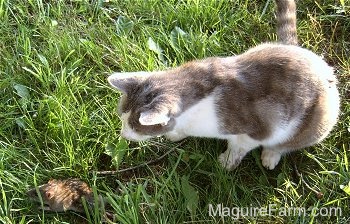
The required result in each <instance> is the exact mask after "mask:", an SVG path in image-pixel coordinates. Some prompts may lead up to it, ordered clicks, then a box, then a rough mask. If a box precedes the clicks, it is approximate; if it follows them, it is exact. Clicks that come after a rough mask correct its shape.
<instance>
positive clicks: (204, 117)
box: [166, 95, 227, 139]
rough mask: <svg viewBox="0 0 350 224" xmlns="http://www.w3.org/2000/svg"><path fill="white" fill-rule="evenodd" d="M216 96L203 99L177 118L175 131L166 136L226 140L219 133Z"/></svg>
mask: <svg viewBox="0 0 350 224" xmlns="http://www.w3.org/2000/svg"><path fill="white" fill-rule="evenodd" d="M215 110H216V106H215V102H214V96H213V95H210V96H208V97H207V98H204V99H202V100H201V101H199V102H198V103H197V104H195V105H194V106H192V107H190V108H189V109H187V110H186V111H185V112H183V113H182V114H181V115H180V116H179V117H177V118H176V125H175V127H174V130H173V131H171V132H169V133H167V134H166V136H194V137H209V138H221V139H226V138H227V135H222V134H220V133H219V127H218V124H219V122H218V118H217V116H216V111H215Z"/></svg>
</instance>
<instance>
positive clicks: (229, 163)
mask: <svg viewBox="0 0 350 224" xmlns="http://www.w3.org/2000/svg"><path fill="white" fill-rule="evenodd" d="M241 161H242V156H240V155H239V154H238V153H237V154H232V153H231V152H230V151H229V150H226V152H224V153H221V154H220V156H219V163H220V164H221V166H222V167H224V168H225V169H227V170H229V171H231V170H234V169H235V168H236V167H237V166H238V165H239V164H240V163H241Z"/></svg>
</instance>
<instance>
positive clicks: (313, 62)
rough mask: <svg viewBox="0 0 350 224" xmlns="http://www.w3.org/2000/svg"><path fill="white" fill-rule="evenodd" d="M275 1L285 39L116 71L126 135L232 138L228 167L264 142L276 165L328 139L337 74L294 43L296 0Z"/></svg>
mask: <svg viewBox="0 0 350 224" xmlns="http://www.w3.org/2000/svg"><path fill="white" fill-rule="evenodd" d="M276 3H277V21H278V23H277V26H278V27H277V34H278V37H279V42H280V43H265V44H261V45H258V46H256V47H253V48H251V49H250V50H248V51H247V52H245V53H243V54H241V55H237V56H232V57H224V58H221V57H212V58H207V59H204V60H197V61H192V62H188V63H186V64H184V65H182V66H179V67H177V68H174V69H170V70H166V71H155V72H132V73H113V74H111V75H110V76H109V77H108V81H109V83H110V84H111V85H112V86H113V87H115V88H117V89H118V90H120V91H121V92H122V93H124V94H123V96H122V98H121V100H120V103H119V111H120V115H121V119H122V122H123V125H122V130H121V135H122V136H123V137H125V138H127V139H129V140H133V141H143V140H146V139H149V138H152V137H154V136H161V135H165V136H166V137H167V138H168V139H170V140H171V141H179V140H181V139H183V138H186V137H187V136H196V137H208V138H219V139H226V140H227V141H228V148H227V150H226V151H225V152H224V153H222V154H221V155H220V156H219V161H220V163H221V164H222V165H223V166H224V167H225V168H227V169H229V170H231V169H233V168H235V167H236V166H237V165H238V164H239V163H240V162H241V160H242V158H243V157H244V156H245V155H246V154H247V153H248V152H249V151H251V150H252V149H254V148H256V147H258V146H262V147H263V151H262V155H261V159H262V164H263V165H264V166H265V167H266V168H268V169H274V168H275V166H276V165H277V164H278V162H279V160H280V158H281V155H283V154H285V153H288V152H291V151H294V150H296V149H302V148H304V147H307V146H311V145H313V144H315V143H318V142H320V141H321V140H322V139H324V138H325V137H326V136H327V135H328V134H329V132H330V131H331V129H332V127H333V126H334V125H335V123H336V121H337V117H338V113H339V93H338V91H337V88H336V84H337V80H336V77H335V76H334V75H333V69H332V68H331V67H329V66H328V65H327V63H326V62H325V61H323V60H322V58H321V57H319V56H317V55H316V54H314V53H313V52H311V51H309V50H306V49H304V48H301V47H298V46H295V45H296V44H297V35H296V16H295V14H296V10H295V3H294V1H293V0H276Z"/></svg>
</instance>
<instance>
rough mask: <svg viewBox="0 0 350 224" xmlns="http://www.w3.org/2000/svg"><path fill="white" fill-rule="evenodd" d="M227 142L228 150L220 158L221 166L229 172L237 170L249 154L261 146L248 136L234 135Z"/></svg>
mask: <svg viewBox="0 0 350 224" xmlns="http://www.w3.org/2000/svg"><path fill="white" fill-rule="evenodd" d="M227 141H228V142H227V143H228V144H227V150H226V151H225V152H224V153H221V155H220V156H219V162H220V164H221V165H222V166H223V167H224V168H226V169H227V170H233V169H235V168H236V167H237V166H238V165H239V164H240V162H241V161H242V159H243V157H244V156H245V155H246V154H247V153H248V152H250V151H251V150H253V149H254V148H256V147H258V146H259V145H260V144H259V142H258V141H256V140H254V139H252V138H250V137H249V136H247V135H233V136H231V137H229V138H228V139H227Z"/></svg>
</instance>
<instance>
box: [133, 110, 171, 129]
mask: <svg viewBox="0 0 350 224" xmlns="http://www.w3.org/2000/svg"><path fill="white" fill-rule="evenodd" d="M169 120H170V117H169V115H168V111H167V110H164V111H160V112H159V111H153V110H150V111H146V112H142V113H141V114H140V118H139V122H140V124H141V125H156V124H160V125H162V126H165V125H167V124H168V122H169Z"/></svg>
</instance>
